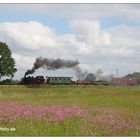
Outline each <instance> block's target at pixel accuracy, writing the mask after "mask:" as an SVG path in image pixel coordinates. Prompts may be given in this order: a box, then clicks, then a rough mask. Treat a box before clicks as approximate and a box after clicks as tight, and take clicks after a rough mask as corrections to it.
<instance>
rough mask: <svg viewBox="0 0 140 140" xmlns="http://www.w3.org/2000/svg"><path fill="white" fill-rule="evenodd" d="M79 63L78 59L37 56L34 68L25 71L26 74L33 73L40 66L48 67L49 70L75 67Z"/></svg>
mask: <svg viewBox="0 0 140 140" xmlns="http://www.w3.org/2000/svg"><path fill="white" fill-rule="evenodd" d="M78 64H79V61H77V60H65V59H60V58H57V59H54V58H42V57H39V58H36V60H35V63H34V65H33V68H32V69H30V70H27V71H26V72H25V76H27V75H29V74H33V73H34V72H35V71H36V70H37V69H39V68H46V69H48V70H57V69H61V68H73V67H76V66H77V65H78Z"/></svg>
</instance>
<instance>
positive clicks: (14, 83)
mask: <svg viewBox="0 0 140 140" xmlns="http://www.w3.org/2000/svg"><path fill="white" fill-rule="evenodd" d="M0 84H1V85H18V84H19V81H17V80H12V79H5V80H3V81H1V82H0Z"/></svg>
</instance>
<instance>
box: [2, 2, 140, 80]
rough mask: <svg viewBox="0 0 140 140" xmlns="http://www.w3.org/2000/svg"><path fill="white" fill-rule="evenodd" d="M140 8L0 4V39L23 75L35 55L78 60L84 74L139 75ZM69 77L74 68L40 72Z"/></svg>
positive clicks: (132, 6)
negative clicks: (136, 73) (101, 71)
mask: <svg viewBox="0 0 140 140" xmlns="http://www.w3.org/2000/svg"><path fill="white" fill-rule="evenodd" d="M139 17H140V4H107V3H106V4H76V3H75V4H29V3H28V4H0V41H2V42H6V43H7V44H8V46H9V48H10V49H11V51H12V57H13V58H14V59H15V62H16V67H17V69H18V71H17V72H16V74H15V77H14V79H20V78H22V77H23V76H24V73H25V72H26V70H28V69H31V68H32V67H33V63H34V61H35V59H36V58H37V57H43V58H46V57H47V58H63V59H72V60H78V61H79V62H80V64H79V67H81V69H82V70H83V71H85V70H86V71H88V72H92V73H96V71H97V70H98V69H102V70H103V72H104V74H114V75H115V74H116V69H118V71H119V72H118V73H119V76H124V75H126V74H127V73H133V72H136V71H137V72H140V18H139ZM36 75H43V76H47V75H49V76H53V75H54V76H55V75H61V76H73V77H74V73H73V71H72V69H62V70H56V71H50V70H46V69H43V68H41V69H39V70H37V71H36V72H35V73H34V76H36Z"/></svg>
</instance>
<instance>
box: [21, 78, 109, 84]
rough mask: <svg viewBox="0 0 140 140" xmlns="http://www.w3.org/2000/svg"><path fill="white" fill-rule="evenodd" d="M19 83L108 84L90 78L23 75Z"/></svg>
mask: <svg viewBox="0 0 140 140" xmlns="http://www.w3.org/2000/svg"><path fill="white" fill-rule="evenodd" d="M21 84H23V85H43V84H51V85H53V84H57V85H58V84H65V85H70V84H76V85H91V84H93V85H109V84H110V83H109V82H108V81H105V80H99V81H94V82H93V81H90V80H76V81H73V80H72V77H49V76H47V77H46V78H44V77H43V76H36V77H33V76H28V77H23V78H22V80H21Z"/></svg>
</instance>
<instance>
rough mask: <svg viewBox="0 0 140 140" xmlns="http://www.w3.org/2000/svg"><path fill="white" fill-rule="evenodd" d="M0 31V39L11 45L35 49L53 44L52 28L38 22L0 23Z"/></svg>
mask: <svg viewBox="0 0 140 140" xmlns="http://www.w3.org/2000/svg"><path fill="white" fill-rule="evenodd" d="M0 32H1V34H0V40H2V41H6V42H7V43H8V44H10V45H11V44H13V45H12V47H15V46H14V45H16V47H19V48H23V49H27V50H37V49H41V48H45V47H53V46H55V41H54V39H53V38H54V36H55V35H54V32H53V30H51V29H50V28H49V27H47V26H43V25H42V24H41V23H39V22H35V21H30V22H27V23H25V22H16V23H12V22H6V23H1V24H0Z"/></svg>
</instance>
